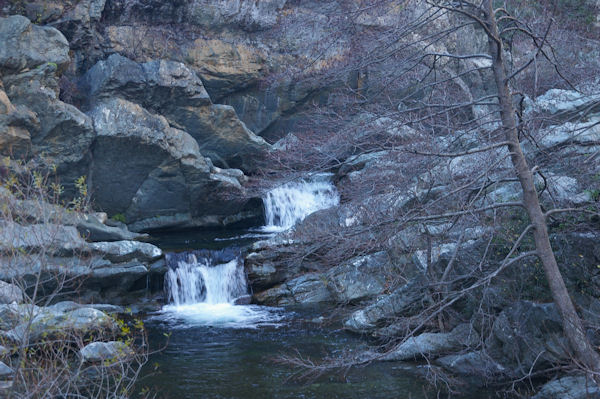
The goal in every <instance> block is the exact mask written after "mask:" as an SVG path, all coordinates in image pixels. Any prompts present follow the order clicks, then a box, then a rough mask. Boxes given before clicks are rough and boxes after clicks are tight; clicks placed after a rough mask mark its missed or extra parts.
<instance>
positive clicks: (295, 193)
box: [263, 176, 340, 231]
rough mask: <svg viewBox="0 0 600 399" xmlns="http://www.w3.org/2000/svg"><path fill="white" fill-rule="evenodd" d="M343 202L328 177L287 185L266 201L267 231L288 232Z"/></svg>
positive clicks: (268, 194) (265, 227) (275, 190)
mask: <svg viewBox="0 0 600 399" xmlns="http://www.w3.org/2000/svg"><path fill="white" fill-rule="evenodd" d="M324 177H327V178H324ZM339 202H340V196H339V194H338V192H337V190H336V188H335V186H334V185H333V184H332V183H331V181H329V178H328V176H318V177H315V178H313V179H311V180H301V181H296V182H290V183H286V184H284V185H282V186H279V187H276V188H274V189H272V190H271V191H269V192H268V193H267V194H266V195H265V197H264V198H263V204H264V207H265V219H266V225H265V226H264V227H263V230H265V231H282V230H287V229H289V228H290V227H292V226H293V225H294V224H296V223H297V222H299V221H301V220H302V219H304V218H305V217H306V216H308V215H310V214H311V213H313V212H316V211H318V210H321V209H326V208H330V207H332V206H336V205H338V204H339Z"/></svg>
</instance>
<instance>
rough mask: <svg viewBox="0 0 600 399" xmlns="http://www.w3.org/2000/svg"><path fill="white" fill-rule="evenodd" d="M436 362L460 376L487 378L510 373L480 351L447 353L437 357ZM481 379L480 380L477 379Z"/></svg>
mask: <svg viewBox="0 0 600 399" xmlns="http://www.w3.org/2000/svg"><path fill="white" fill-rule="evenodd" d="M436 363H438V364H440V365H441V366H443V367H444V368H446V369H447V370H449V371H451V372H452V373H455V374H457V375H461V376H465V377H466V376H476V377H486V378H489V379H494V378H497V377H498V376H505V375H506V374H508V373H510V370H507V369H506V368H505V367H504V366H502V365H500V364H498V363H497V362H496V361H495V360H494V359H493V358H491V357H490V356H489V355H488V354H486V353H484V352H482V351H475V352H467V353H461V354H457V355H448V356H444V357H442V358H439V359H438V360H437V361H436ZM479 381H481V380H479Z"/></svg>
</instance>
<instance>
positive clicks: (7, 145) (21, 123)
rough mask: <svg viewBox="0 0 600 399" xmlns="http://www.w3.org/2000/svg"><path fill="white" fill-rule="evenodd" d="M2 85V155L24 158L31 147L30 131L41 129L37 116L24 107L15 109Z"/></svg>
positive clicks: (0, 126) (0, 149) (0, 119)
mask: <svg viewBox="0 0 600 399" xmlns="http://www.w3.org/2000/svg"><path fill="white" fill-rule="evenodd" d="M3 89H4V86H3V85H2V84H1V83H0V154H2V155H4V156H10V155H12V156H16V157H19V156H23V155H26V153H27V151H28V150H29V149H30V147H31V136H30V135H29V129H36V128H38V127H39V121H38V120H37V118H36V116H35V114H34V113H33V112H31V111H29V110H28V109H26V108H24V107H15V106H14V105H13V104H12V103H11V101H10V100H9V98H8V96H7V95H6V92H5V91H4V90H3Z"/></svg>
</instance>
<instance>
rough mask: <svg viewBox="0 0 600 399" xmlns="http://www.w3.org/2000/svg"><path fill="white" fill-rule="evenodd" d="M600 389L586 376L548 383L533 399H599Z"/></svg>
mask: <svg viewBox="0 0 600 399" xmlns="http://www.w3.org/2000/svg"><path fill="white" fill-rule="evenodd" d="M598 398H600V387H598V385H596V384H595V383H594V382H593V381H590V380H589V379H587V378H586V377H585V376H584V375H577V376H567V377H562V378H559V379H557V380H553V381H550V382H547V383H546V384H544V386H542V388H541V389H540V390H539V392H538V393H537V394H535V395H534V396H533V397H532V398H531V399H598Z"/></svg>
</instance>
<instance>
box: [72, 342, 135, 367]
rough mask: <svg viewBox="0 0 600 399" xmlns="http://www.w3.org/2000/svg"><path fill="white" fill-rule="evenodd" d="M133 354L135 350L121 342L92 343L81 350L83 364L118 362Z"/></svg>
mask: <svg viewBox="0 0 600 399" xmlns="http://www.w3.org/2000/svg"><path fill="white" fill-rule="evenodd" d="M133 354H134V352H133V350H132V349H131V348H130V347H129V346H128V345H127V344H126V343H124V342H120V341H109V342H92V343H91V344H87V345H86V346H84V347H83V348H81V349H80V350H79V356H80V357H81V362H82V363H99V362H105V361H110V362H113V361H114V362H116V361H119V360H123V359H126V358H128V357H130V356H132V355H133Z"/></svg>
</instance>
